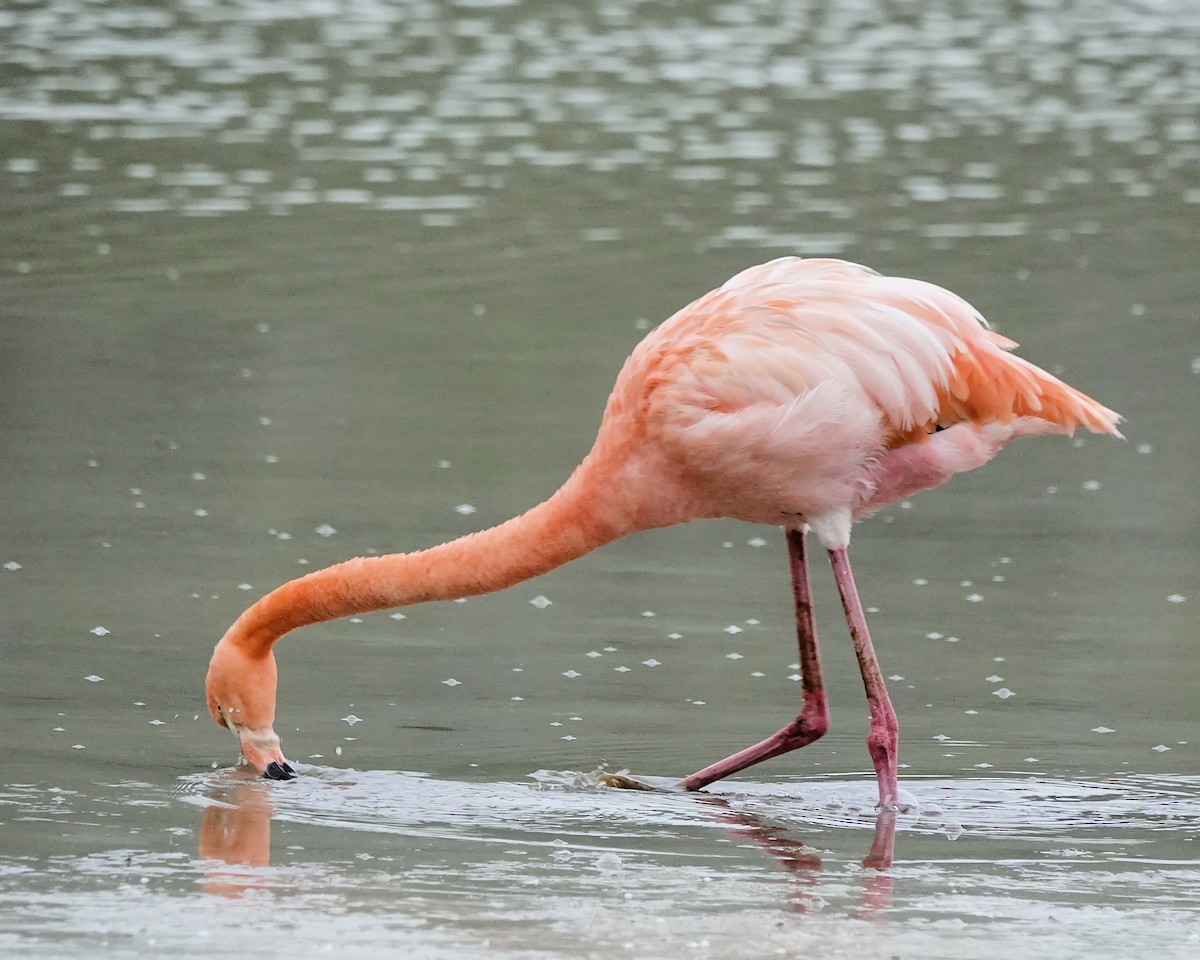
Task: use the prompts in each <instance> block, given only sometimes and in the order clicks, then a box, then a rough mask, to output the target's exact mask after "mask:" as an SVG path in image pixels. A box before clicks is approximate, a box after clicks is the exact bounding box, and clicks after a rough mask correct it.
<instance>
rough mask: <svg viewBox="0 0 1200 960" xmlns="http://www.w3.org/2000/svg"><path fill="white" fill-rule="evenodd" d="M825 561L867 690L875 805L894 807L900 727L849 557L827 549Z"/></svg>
mask: <svg viewBox="0 0 1200 960" xmlns="http://www.w3.org/2000/svg"><path fill="white" fill-rule="evenodd" d="M829 562H830V563H831V564H833V578H834V580H836V581H837V587H838V593H840V594H841V595H842V609H843V610H845V611H846V623H847V624H848V625H849V627H850V639H851V640H852V641H853V643H854V653H855V655H856V656H857V657H858V669H859V670H860V671H861V673H862V678H863V686H864V687H865V688H866V690H867V706H868V708H869V709H870V711H871V727H870V730H869V731H868V732H867V749H868V750H870V751H871V759H872V760H873V761H874V763H875V776H876V777H877V778H878V779H879V806H880V808H881V809H883V810H890V809H894V808H895V807H896V805H897V802H898V798H899V792H900V788H899V785H898V784H897V782H896V749H897V747H898V745H899V742H900V727H899V724H897V723H896V711H895V710H893V709H892V702H891V700H889V699H888V695H887V687H886V686H884V683H883V673H882V671H881V670H880V669H879V661H878V660H877V659H876V658H875V648H874V647H872V646H871V634H870V633H868V632H867V618H866V617H864V616H863V609H862V603H861V602H860V601H859V599H858V590H857V588H856V587H855V586H854V574H853V573H851V571H850V559H849V557H847V556H846V548H845V547H841V548H839V549H837V550H830V551H829Z"/></svg>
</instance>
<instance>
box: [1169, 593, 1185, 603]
mask: <svg viewBox="0 0 1200 960" xmlns="http://www.w3.org/2000/svg"><path fill="white" fill-rule="evenodd" d="M1186 600H1187V597H1185V596H1184V595H1183V594H1182V593H1173V594H1171V595H1170V596H1169V597H1167V603H1183V602H1184V601H1186Z"/></svg>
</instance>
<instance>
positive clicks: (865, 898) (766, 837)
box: [697, 796, 896, 918]
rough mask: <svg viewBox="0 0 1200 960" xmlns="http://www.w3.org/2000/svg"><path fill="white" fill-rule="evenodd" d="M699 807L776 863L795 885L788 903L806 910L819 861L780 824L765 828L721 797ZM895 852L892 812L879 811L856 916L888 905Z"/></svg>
mask: <svg viewBox="0 0 1200 960" xmlns="http://www.w3.org/2000/svg"><path fill="white" fill-rule="evenodd" d="M697 799H699V800H700V801H701V802H702V803H704V804H706V805H708V806H712V807H715V808H716V810H717V813H716V816H717V817H718V819H720V820H721V821H723V822H725V823H727V824H729V825H730V829H731V831H732V832H733V833H734V834H736V835H737V836H739V837H745V838H746V839H748V840H751V841H753V842H754V843H755V844H757V845H758V846H760V847H762V849H763V850H765V851H766V852H767V853H768V854H770V855H771V857H773V858H774V859H775V860H777V861H778V862H779V863H780V864H781V865H782V866H783V868H784V869H785V870H786V871H787V872H788V873H789V874H790V875H791V876H792V877H793V878H794V879H795V881H796V882H797V883H798V884H799V888H798V889H795V890H793V892H792V894H791V896H790V900H791V903H792V908H793V909H794V910H796V911H798V912H806V911H807V910H808V909H809V906H810V903H811V900H812V898H813V894H815V893H816V892H817V872H818V871H819V870H820V869H821V866H822V863H821V858H820V857H819V856H817V854H816V853H814V852H813V851H811V850H810V849H809V848H808V847H807V846H806V845H805V844H804V843H803V842H802V841H800V840H796V839H793V838H792V837H789V836H788V834H787V828H786V827H784V826H782V825H780V824H769V823H766V822H764V821H763V820H762V818H761V817H759V816H757V815H756V814H753V813H749V812H747V811H744V810H736V809H734V808H733V807H731V806H730V805H729V803H728V802H727V801H726V800H724V799H723V798H722V797H716V796H704V797H698V798H697ZM895 848H896V812H895V811H894V810H883V811H881V812H880V813H879V814H878V815H877V816H876V817H875V835H874V837H873V838H872V840H871V849H870V850H869V851H868V852H867V855H866V857H864V858H863V860H862V865H863V866H864V867H866V868H867V870H868V872H867V873H866V874H864V876H863V888H862V910H861V911H860V913H859V916H862V917H865V918H871V917H874V916H875V914H877V913H879V912H880V911H882V910H886V909H887V908H888V907H890V906H891V905H892V877H891V875H890V873H888V872H886V871H889V870H890V869H891V866H892V859H893V856H894V853H895Z"/></svg>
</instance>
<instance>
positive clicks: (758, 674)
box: [750, 670, 766, 677]
mask: <svg viewBox="0 0 1200 960" xmlns="http://www.w3.org/2000/svg"><path fill="white" fill-rule="evenodd" d="M750 676H752V677H765V676H766V674H765V673H763V672H762V671H761V670H753V671H751V673H750Z"/></svg>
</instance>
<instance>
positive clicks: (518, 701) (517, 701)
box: [509, 697, 525, 703]
mask: <svg viewBox="0 0 1200 960" xmlns="http://www.w3.org/2000/svg"><path fill="white" fill-rule="evenodd" d="M509 699H510V700H512V701H513V702H514V703H521V702H523V701H524V700H525V698H524V697H509Z"/></svg>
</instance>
